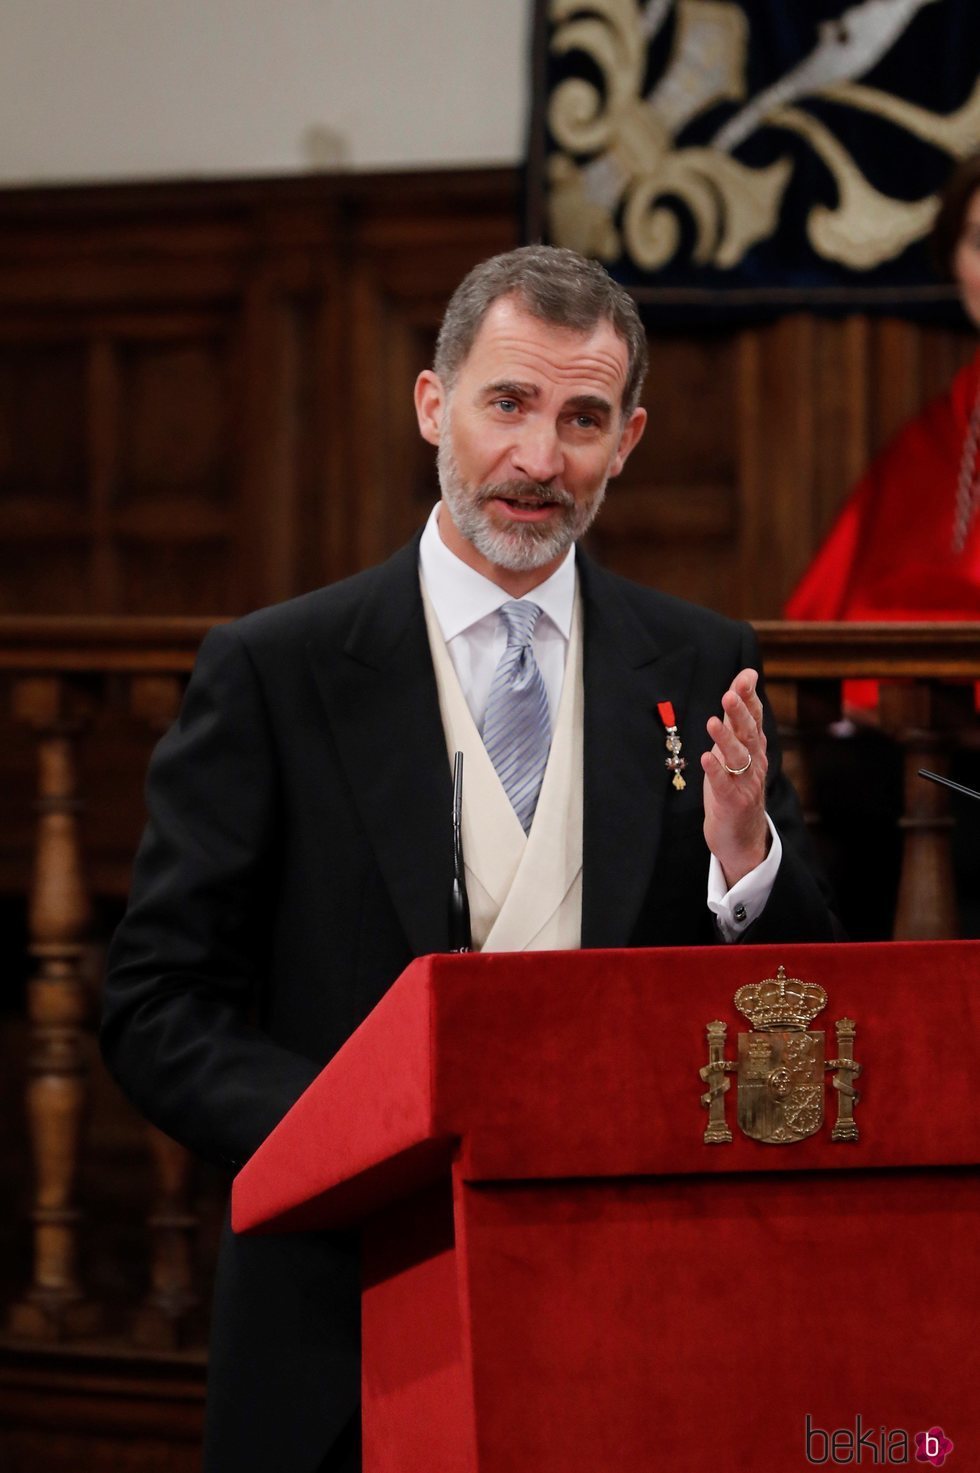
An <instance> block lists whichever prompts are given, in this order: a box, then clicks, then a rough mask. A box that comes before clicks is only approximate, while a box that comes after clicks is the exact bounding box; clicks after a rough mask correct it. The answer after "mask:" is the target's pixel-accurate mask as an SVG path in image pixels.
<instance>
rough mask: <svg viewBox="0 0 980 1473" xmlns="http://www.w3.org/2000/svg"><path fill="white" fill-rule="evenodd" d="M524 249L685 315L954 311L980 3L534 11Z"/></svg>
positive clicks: (588, 0) (796, 2)
mask: <svg viewBox="0 0 980 1473" xmlns="http://www.w3.org/2000/svg"><path fill="white" fill-rule="evenodd" d="M535 27H536V31H535V60H534V69H535V105H534V115H533V120H532V142H531V157H530V167H529V174H528V233H529V236H530V237H531V238H533V239H546V240H550V241H552V242H553V243H555V244H561V245H570V246H574V247H575V248H576V249H578V250H580V251H583V252H585V253H586V254H588V255H594V256H597V257H598V258H599V259H600V260H602V261H603V262H604V263H605V264H606V265H607V266H608V267H609V269H610V270H611V271H612V273H613V275H614V276H616V277H617V279H619V280H620V281H622V282H623V283H624V284H625V285H627V286H629V287H630V289H631V290H632V291H633V292H634V294H635V295H636V297H637V298H638V299H639V300H640V301H641V302H646V303H649V304H651V305H652V304H656V305H658V306H659V307H660V308H661V309H663V310H664V311H665V312H666V314H667V315H668V316H676V315H677V314H678V312H681V313H691V312H693V313H695V314H700V313H704V312H705V311H706V310H707V311H710V312H711V313H712V314H717V313H718V312H719V311H720V312H721V313H723V314H725V313H728V312H731V311H740V312H744V311H746V310H751V309H753V308H762V309H768V310H772V309H773V308H776V309H778V308H779V307H782V306H784V307H791V306H809V307H817V308H820V307H824V308H827V309H829V310H835V309H836V310H840V309H848V308H849V309H861V310H875V309H878V310H882V311H895V310H900V311H910V310H912V311H915V310H916V309H918V310H919V311H922V310H930V309H931V310H932V311H933V312H935V311H936V310H937V309H938V310H941V304H942V303H943V302H948V301H950V300H951V299H952V293H951V291H950V289H949V288H944V287H942V286H940V285H938V284H937V279H936V274H935V270H934V268H933V266H932V263H931V261H930V258H929V252H928V249H927V240H928V236H929V232H930V228H931V226H932V223H933V219H934V217H935V213H936V209H937V205H938V199H937V192H938V190H939V189H940V188H941V187H942V184H943V182H944V180H945V179H946V178H947V176H948V175H949V172H950V170H951V168H952V166H953V165H954V164H955V162H956V160H957V159H959V158H962V157H963V156H965V155H966V154H969V153H971V152H973V151H974V150H977V149H980V0H852V3H850V4H847V3H845V0H537V10H536V14H535Z"/></svg>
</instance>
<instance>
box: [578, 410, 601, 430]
mask: <svg viewBox="0 0 980 1473" xmlns="http://www.w3.org/2000/svg"><path fill="white" fill-rule="evenodd" d="M598 423H599V421H598V420H597V419H596V417H595V415H594V414H577V415H576V416H575V425H576V428H577V429H580V430H593V429H595V428H596V427H597V426H598Z"/></svg>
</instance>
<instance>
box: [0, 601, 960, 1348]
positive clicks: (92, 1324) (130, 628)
mask: <svg viewBox="0 0 980 1473" xmlns="http://www.w3.org/2000/svg"><path fill="white" fill-rule="evenodd" d="M211 622H212V621H209V620H198V619H142V620H117V619H78V620H67V619H47V620H46V619H36V618H29V619H28V618H3V619H0V676H2V680H3V685H4V687H5V691H6V696H7V711H6V719H7V721H8V729H10V730H14V729H15V727H16V726H18V725H19V727H20V728H21V729H26V730H28V731H29V732H30V733H31V736H32V739H33V744H34V759H33V762H34V773H33V777H32V778H31V779H30V781H31V782H32V783H33V788H34V797H33V802H34V812H35V818H34V826H35V827H34V836H33V840H32V843H31V849H32V854H31V855H30V856H27V855H26V854H25V856H24V867H23V875H22V881H23V883H22V887H21V889H22V892H23V893H25V894H27V895H28V896H29V900H28V916H29V923H28V930H29V950H30V954H31V958H32V962H33V974H32V976H31V978H30V980H29V983H28V986H27V1013H28V1020H29V1022H28V1037H29V1045H28V1049H27V1058H26V1059H25V1060H23V1061H22V1073H23V1090H24V1095H25V1103H26V1120H27V1129H28V1134H29V1156H30V1161H31V1167H32V1173H33V1187H32V1206H31V1209H30V1218H31V1220H30V1226H29V1231H30V1235H31V1244H32V1259H33V1261H32V1267H31V1269H30V1271H29V1275H28V1281H27V1282H26V1283H23V1284H21V1285H20V1286H19V1288H18V1290H17V1292H16V1294H15V1295H14V1298H13V1301H12V1303H11V1304H10V1305H9V1307H8V1308H7V1309H6V1331H5V1335H4V1339H5V1342H6V1343H7V1344H13V1343H19V1344H33V1345H36V1346H37V1345H43V1344H52V1343H63V1342H78V1341H79V1340H81V1341H82V1342H84V1343H91V1342H92V1341H93V1340H97V1338H98V1335H99V1334H100V1323H101V1309H102V1306H101V1304H100V1303H99V1301H98V1296H97V1295H93V1294H92V1293H90V1292H87V1290H86V1276H85V1273H84V1271H83V1269H82V1268H81V1267H80V1264H79V1200H78V1199H79V1192H78V1185H77V1184H78V1178H79V1171H80V1168H81V1166H82V1164H83V1160H84V1155H85V1151H98V1150H99V1145H100V1142H99V1138H98V1136H96V1137H95V1139H93V1140H91V1141H87V1140H86V1137H85V1134H84V1123H85V1118H86V1110H87V1103H88V1100H89V1097H90V1093H91V1090H92V1085H93V1078H94V1076H93V1075H92V1074H91V1073H90V1072H89V1071H90V1067H91V1068H94V1069H99V1068H100V1067H101V1066H100V1065H98V1064H94V1065H91V1066H90V1064H89V1062H88V1061H90V1060H92V1059H93V1058H94V1057H95V1055H94V1053H93V1049H92V1046H91V1039H92V1032H93V1027H94V1021H95V1017H94V1015H95V1013H96V1011H97V1000H96V996H95V991H96V989H95V988H94V987H93V985H92V979H91V976H90V975H89V970H90V969H89V962H90V958H91V956H92V951H91V949H90V943H91V941H92V935H91V915H92V893H93V890H98V889H99V888H100V886H102V885H103V884H104V883H105V876H106V875H109V876H111V875H112V874H113V870H112V866H111V865H109V866H108V867H107V866H106V865H105V864H101V867H100V863H101V862H99V861H97V860H95V859H93V858H92V856H91V855H89V854H87V852H86V845H85V838H84V813H83V803H86V802H87V801H88V800H89V799H90V798H93V796H94V795H93V793H91V792H89V791H86V790H85V787H84V784H83V782H82V780H81V779H80V777H79V773H80V771H81V770H83V769H82V768H81V767H80V753H82V752H83V751H84V749H85V744H86V742H89V743H92V744H94V743H96V742H98V741H99V740H100V737H101V734H102V732H103V730H104V726H105V717H106V713H111V714H112V717H113V719H114V720H115V722H116V726H117V729H118V727H119V726H120V725H122V727H123V728H124V729H125V730H126V732H127V733H128V737H127V740H128V741H129V742H130V744H131V746H132V747H134V748H135V749H136V750H135V753H134V756H133V761H134V762H135V763H138V764H139V765H143V764H144V763H145V758H146V755H147V753H148V750H149V746H150V744H151V740H152V739H155V737H156V736H157V735H158V734H159V732H160V731H161V730H163V729H164V728H165V727H166V725H167V724H168V723H169V722H170V721H171V720H172V719H173V716H174V714H175V712H176V710H177V707H178V704H179V700H180V695H181V690H182V688H183V684H184V682H185V680H186V677H187V674H188V672H189V670H190V668H191V665H192V663H193V659H194V654H195V651H196V648H197V646H198V644H199V642H200V640H201V638H202V637H203V634H204V632H205V630H206V629H207V628H208V627H209V624H210V623H211ZM759 633H760V636H761V641H762V647H763V652H764V657H765V663H766V670H767V677H768V689H769V693H770V697H771V699H772V702H773V705H774V708H775V710H776V713H777V717H778V720H779V723H780V726H781V729H782V733H783V743H784V749H785V760H786V765H787V767H788V769H789V771H790V773H791V775H792V777H793V779H794V781H795V783H796V785H797V787H798V789H799V791H800V794H801V798H802V800H803V804H804V809H805V811H806V812H807V814H808V818H809V819H810V820H811V821H812V822H813V824H814V826H815V831H817V832H819V825H820V822H821V818H822V815H821V813H820V812H819V811H818V809H819V803H818V797H819V794H818V787H819V784H818V783H816V782H815V779H814V768H813V763H812V760H811V758H812V754H813V752H814V751H815V750H816V748H817V746H818V745H819V744H821V743H822V744H823V745H824V748H825V749H826V748H827V746H828V743H829V744H831V746H832V743H833V742H834V740H836V739H837V738H836V737H835V736H834V734H835V733H838V734H839V733H841V732H842V731H843V730H844V729H845V728H844V726H842V715H843V714H844V713H843V710H842V686H841V682H842V679H844V678H849V679H850V678H857V677H873V678H875V679H877V680H879V681H880V682H881V685H880V689H879V702H878V708H877V712H876V714H875V718H874V721H873V722H872V721H869V722H868V729H874V730H876V732H877V733H878V740H881V741H885V735H884V734H887V738H888V747H889V750H890V751H891V753H892V756H893V758H894V760H895V763H896V772H897V773H898V774H899V786H900V790H901V795H902V796H901V802H900V808H901V813H900V817H899V822H900V829H899V834H898V838H897V848H896V852H897V853H899V854H900V871H901V873H900V880H899V884H898V891H897V903H896V904H895V907H894V927H893V929H894V934H895V935H896V936H898V937H903V938H926V937H942V936H953V935H956V934H958V922H957V916H956V910H955V905H956V899H955V885H954V878H953V869H952V859H951V842H950V840H951V826H952V817H951V802H950V795H949V793H948V792H947V790H945V789H944V788H941V787H938V786H936V785H934V784H931V783H928V782H923V781H922V780H921V779H920V778H919V777H918V776H917V771H918V768H919V767H927V768H929V769H931V770H932V771H935V772H939V773H940V774H946V773H948V771H949V769H950V764H951V762H953V760H954V758H955V756H956V754H957V753H959V752H961V751H969V750H975V749H976V748H977V745H978V741H977V737H978V726H977V718H976V714H975V704H974V690H975V686H974V683H975V682H980V627H978V626H972V625H953V624H949V625H899V624H894V625H797V624H776V623H772V624H763V625H760V626H759ZM719 694H720V693H719ZM11 723H13V725H11ZM651 760H659V759H657V757H656V754H652V758H651ZM97 770H98V769H97ZM107 777H108V779H109V780H111V772H110V773H108V774H107V773H106V771H105V770H104V769H103V770H100V781H102V782H103V783H104V782H105V781H106V780H107ZM4 780H5V782H7V781H9V782H17V781H20V782H24V781H27V780H28V779H27V776H26V775H25V774H21V775H20V777H19V778H18V776H17V774H16V773H14V772H12V771H9V770H8V771H5V778H4ZM859 781H860V774H859ZM6 807H7V805H6V804H5V811H6ZM132 808H133V811H132V812H130V813H128V814H127V815H126V823H127V824H128V826H129V840H130V842H131V844H132V845H135V842H136V839H137V837H138V831H139V826H140V822H141V814H140V812H139V807H138V803H137V804H134V805H132ZM28 861H29V868H30V873H29V872H28ZM9 869H10V866H9V864H8V877H9ZM83 1142H85V1144H84V1145H83ZM146 1152H147V1155H148V1157H149V1159H150V1161H151V1162H152V1169H153V1173H154V1180H155V1184H156V1186H155V1197H156V1200H155V1202H154V1203H153V1206H152V1208H151V1210H150V1212H149V1215H148V1220H147V1221H146V1223H145V1225H144V1228H145V1231H144V1235H143V1242H144V1247H145V1255H146V1262H145V1278H146V1280H147V1282H148V1283H149V1286H150V1287H149V1292H148V1295H147V1297H146V1298H145V1301H144V1302H143V1303H142V1304H138V1305H137V1304H133V1305H132V1306H131V1313H130V1315H129V1317H128V1331H127V1333H128V1336H129V1342H130V1344H132V1345H135V1346H142V1347H144V1348H146V1347H149V1348H151V1349H155V1350H158V1351H169V1350H175V1349H179V1348H180V1347H181V1346H183V1345H186V1344H187V1343H189V1342H190V1343H195V1344H196V1343H200V1333H201V1325H200V1313H199V1306H200V1298H201V1293H202V1290H201V1289H200V1287H199V1286H198V1284H197V1283H196V1282H195V1270H194V1262H195V1257H196V1243H195V1238H196V1233H197V1220H196V1217H195V1212H194V1210H193V1207H192V1202H193V1193H192V1190H191V1169H190V1164H189V1162H188V1159H187V1157H186V1156H185V1154H184V1153H183V1151H182V1150H181V1149H180V1148H179V1147H177V1146H175V1145H174V1144H173V1143H172V1142H170V1141H169V1140H167V1139H166V1138H164V1137H162V1136H161V1135H159V1133H157V1132H155V1131H152V1130H149V1129H147V1134H146ZM0 1190H3V1187H2V1184H0ZM105 1210H106V1209H105V1206H104V1205H103V1211H105Z"/></svg>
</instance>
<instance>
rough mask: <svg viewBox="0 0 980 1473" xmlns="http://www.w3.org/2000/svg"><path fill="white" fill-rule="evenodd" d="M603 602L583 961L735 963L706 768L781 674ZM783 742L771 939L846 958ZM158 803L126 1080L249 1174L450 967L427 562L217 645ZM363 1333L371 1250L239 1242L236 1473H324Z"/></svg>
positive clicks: (159, 1113)
mask: <svg viewBox="0 0 980 1473" xmlns="http://www.w3.org/2000/svg"><path fill="white" fill-rule="evenodd" d="M579 576H580V587H581V593H582V599H583V612H584V684H585V693H586V694H585V734H584V735H585V774H584V789H585V790H584V829H583V851H584V857H583V897H582V944H583V946H586V947H613V946H676V945H691V944H698V943H709V942H711V941H713V940H715V939H716V933H715V930H714V922H713V919H712V917H711V915H710V913H709V912H708V910H707V907H706V905H705V894H706V885H707V872H708V860H709V855H708V851H707V848H706V846H705V842H704V837H703V834H702V822H703V813H702V802H701V781H702V774H701V770H700V766H699V762H698V758H699V755H700V753H701V752H702V751H704V750H705V749H706V748H707V747H708V746H709V745H710V742H709V740H708V737H707V735H706V733H705V722H706V721H707V719H708V717H709V715H711V714H712V713H718V712H719V711H720V702H721V696H722V694H723V693H724V691H725V690H727V689H728V686H729V685H730V683H731V681H732V678H733V677H734V675H735V674H736V673H737V672H738V671H739V670H740V669H742V668H743V667H744V666H746V665H753V666H756V668H758V667H757V661H758V655H757V650H756V645H755V639H754V636H753V634H752V631H751V629H750V628H749V627H748V626H747V625H743V624H737V623H733V622H731V621H730V620H727V619H723V618H721V617H720V616H718V615H715V614H712V613H709V612H707V611H705V610H703V609H698V608H695V607H693V606H691V605H688V604H684V603H682V602H680V601H678V600H676V599H673V598H669V597H667V596H665V595H662V594H659V593H656V592H654V591H652V590H650V589H647V588H642V587H639V586H637V585H635V584H632V583H629V582H626V581H625V580H623V579H621V578H618V577H615V576H613V575H611V574H609V573H606V572H603V571H602V570H601V569H599V568H598V567H596V566H595V565H594V564H593V563H591V562H590V561H589V560H588V559H587V558H585V557H581V556H580V557H579ZM666 700H669V701H671V702H672V703H673V706H674V711H675V713H676V717H677V722H678V725H679V729H680V734H681V737H682V739H683V742H684V751H685V755H686V756H687V759H688V766H687V779H688V781H687V787H686V789H685V790H684V791H683V792H681V793H679V792H677V791H675V790H674V788H673V787H672V786H671V784H670V780H669V774H668V773H667V771H666V769H665V766H664V757H665V749H664V729H663V724H662V722H661V720H660V717H659V715H658V712H657V703H658V702H660V701H666ZM767 723H768V728H769V730H768V735H769V741H770V748H769V759H770V768H769V794H768V811H769V813H770V815H771V816H772V818H773V820H774V822H775V824H776V826H777V828H778V830H779V832H780V834H781V837H782V840H783V846H784V849H783V860H782V864H781V866H780V869H779V873H778V877H777V880H776V883H775V887H774V889H773V891H772V894H771V896H770V899H769V902H768V904H767V906H766V908H765V911H764V912H763V914H762V915H761V916H760V917H759V918H758V920H757V921H756V922H755V923H754V925H753V926H752V927H751V928H750V929H749V930H748V932H747V934H746V936H745V938H744V939H746V940H751V941H822V940H831V939H833V930H832V924H833V923H832V919H831V916H830V913H829V911H828V908H827V903H826V900H825V898H824V896H823V894H822V893H821V890H820V888H819V886H818V884H817V883H816V881H815V879H814V877H813V873H812V870H811V868H810V865H809V861H808V857H807V855H808V850H807V845H806V840H805V836H804V833H803V828H802V823H801V819H800V814H799V811H798V807H797V803H796V799H795V797H794V795H793V793H792V791H791V789H790V787H789V785H788V783H787V781H786V779H785V777H783V775H782V774H781V771H780V765H779V754H778V748H777V745H776V742H775V733H774V731H773V729H772V724H771V717H767ZM147 801H148V807H149V823H148V826H147V829H146V833H145V835H144V838H143V841H142V844H141V847H140V850H139V854H138V856H137V859H136V864H135V870H134V875H133V885H132V894H131V899H130V905H129V909H128V911H127V914H126V917H125V919H124V920H123V922H122V925H121V926H120V928H119V930H118V932H117V934H116V936H115V938H114V941H113V944H112V949H111V952H110V958H109V971H108V978H107V983H106V998H105V1013H104V1024H103V1035H102V1037H103V1049H104V1054H105V1058H106V1061H107V1063H108V1065H109V1067H110V1069H111V1071H112V1072H113V1074H114V1075H115V1076H116V1078H117V1079H118V1080H119V1082H120V1083H121V1085H122V1087H123V1088H124V1090H125V1091H126V1093H127V1094H128V1095H129V1097H130V1098H131V1099H132V1100H133V1101H134V1103H135V1104H136V1105H137V1106H138V1108H139V1109H140V1110H142V1111H143V1112H144V1113H145V1114H146V1115H147V1116H149V1117H150V1119H152V1120H153V1121H155V1123H156V1124H157V1125H158V1126H160V1127H161V1128H162V1129H163V1130H164V1131H166V1132H168V1133H169V1134H170V1135H172V1136H174V1137H175V1138H176V1139H177V1140H179V1141H182V1142H183V1143H184V1144H185V1145H187V1146H188V1147H190V1149H191V1150H193V1151H195V1152H197V1153H199V1154H200V1155H202V1156H204V1157H206V1158H208V1159H210V1160H211V1161H216V1162H219V1163H222V1164H223V1165H224V1166H226V1167H227V1168H228V1169H229V1170H232V1171H233V1170H235V1169H237V1168H238V1167H239V1166H240V1165H241V1164H242V1163H243V1162H244V1161H246V1160H247V1158H248V1157H249V1156H250V1154H251V1153H252V1152H253V1151H254V1150H255V1149H256V1147H257V1146H258V1145H259V1144H260V1142H261V1141H262V1140H263V1139H264V1137H265V1136H266V1135H267V1134H268V1132H269V1131H270V1130H271V1129H272V1127H273V1126H274V1125H275V1124H276V1123H277V1122H278V1120H279V1119H280V1118H281V1117H282V1115H283V1114H284V1113H285V1112H286V1110H288V1109H289V1107H290V1106H291V1105H292V1104H293V1102H294V1101H295V1100H296V1098H297V1096H298V1095H299V1094H300V1093H301V1092H302V1091H303V1089H305V1087H306V1086H307V1085H308V1084H309V1083H310V1081H311V1080H312V1079H313V1078H314V1077H315V1075H316V1074H317V1072H318V1071H319V1070H320V1069H321V1068H322V1067H323V1065H324V1064H325V1063H326V1061H327V1060H328V1059H329V1058H330V1057H331V1055H332V1054H334V1053H335V1052H336V1050H337V1049H338V1048H339V1047H340V1045H341V1044H342V1043H343V1042H344V1040H345V1039H346V1038H347V1037H348V1035H349V1034H350V1033H351V1032H352V1031H353V1030H354V1029H355V1028H356V1027H357V1026H358V1024H359V1023H360V1022H361V1021H362V1019H363V1018H365V1017H366V1015H367V1014H368V1013H369V1012H370V1011H371V1009H372V1007H373V1006H374V1005H375V1003H377V1001H378V999H379V998H380V997H381V996H382V994H383V993H384V992H385V990H386V989H387V988H388V987H390V986H391V984H392V982H393V981H394V980H395V978H396V977H397V976H398V975H399V973H400V972H401V971H402V970H403V968H404V967H406V966H407V965H408V963H409V962H410V961H411V960H412V958H413V957H417V956H421V955H424V954H426V953H429V952H435V951H441V950H445V949H446V947H447V945H448V940H447V928H448V897H449V890H450V877H451V845H450V825H449V814H450V812H451V773H450V764H449V760H448V754H447V751H446V740H445V736H444V733H443V729H442V725H441V721H440V715H439V707H438V699H437V694H436V683H435V676H434V673H433V667H432V659H431V656H430V653H429V646H428V640H427V635H426V629H425V620H424V616H423V610H422V602H421V597H420V591H419V573H418V540H417V539H416V540H415V541H414V542H413V543H411V544H410V545H409V546H408V547H405V548H403V549H402V550H401V551H400V552H398V553H397V554H396V555H395V556H394V557H393V558H391V559H390V561H389V562H387V563H385V564H384V565H383V566H381V567H377V568H373V569H371V570H369V571H368V572H365V573H361V574H358V575H357V576H355V577H353V578H350V579H347V580H346V581H344V582H342V583H339V584H336V585H334V586H332V587H329V588H325V589H321V590H320V591H318V592H316V593H312V594H308V595H306V596H304V597H302V598H298V599H295V600H292V601H291V602H289V603H285V604H282V605H279V606H277V607H275V608H271V609H266V610H263V611H261V612H259V613H256V614H252V615H249V616H248V617H246V618H244V619H242V620H239V621H238V622H236V623H233V624H229V625H224V626H220V627H218V628H215V629H214V630H212V631H211V633H210V634H209V635H208V637H207V638H206V640H205V641H204V644H203V646H202V648H201V652H200V656H199V659H198V662H197V665H196V668H195V671H194V674H193V677H192V679H191V681H190V684H189V686H188V689H187V693H186V697H185V700H184V703H183V707H182V710H181V714H180V716H179V718H178V720H177V722H176V724H175V725H174V727H173V728H172V729H171V731H170V732H169V733H168V734H167V735H166V736H165V737H164V738H163V740H162V742H161V743H160V745H159V747H158V748H157V751H156V753H155V754H154V757H153V761H152V763H151V767H150V773H149V778H148V782H147ZM380 1083H381V1082H380V1081H379V1084H380ZM336 1128H337V1130H338V1131H342V1130H343V1129H344V1121H343V1120H338V1121H337V1123H336ZM358 1318H359V1306H358V1266H357V1245H356V1239H355V1238H354V1237H353V1235H350V1236H348V1235H344V1234H304V1235H300V1234H295V1235H284V1236H281V1237H260V1238H242V1239H236V1238H234V1237H233V1236H232V1234H231V1233H230V1231H228V1230H227V1228H226V1231H225V1234H224V1238H223V1243H222V1249H221V1254H220V1259H219V1266H218V1275H217V1285H216V1291H215V1304H214V1323H213V1332H212V1351H211V1361H210V1367H209V1381H208V1399H209V1411H208V1428H209V1430H208V1446H209V1453H208V1467H209V1468H210V1469H212V1470H214V1473H272V1470H276V1473H313V1470H315V1469H316V1468H317V1467H318V1466H319V1463H320V1460H321V1458H323V1457H324V1455H325V1454H326V1453H327V1450H328V1449H329V1448H330V1446H331V1444H332V1442H333V1440H334V1439H335V1438H336V1437H337V1436H338V1434H339V1432H340V1430H341V1429H342V1428H343V1427H344V1425H345V1424H346V1423H348V1422H349V1421H350V1419H351V1417H352V1415H353V1414H354V1413H355V1412H356V1407H357V1399H358V1379H359V1370H358Z"/></svg>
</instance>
